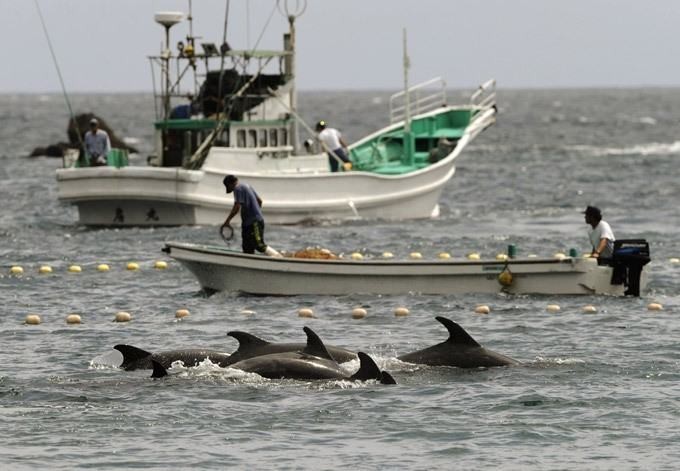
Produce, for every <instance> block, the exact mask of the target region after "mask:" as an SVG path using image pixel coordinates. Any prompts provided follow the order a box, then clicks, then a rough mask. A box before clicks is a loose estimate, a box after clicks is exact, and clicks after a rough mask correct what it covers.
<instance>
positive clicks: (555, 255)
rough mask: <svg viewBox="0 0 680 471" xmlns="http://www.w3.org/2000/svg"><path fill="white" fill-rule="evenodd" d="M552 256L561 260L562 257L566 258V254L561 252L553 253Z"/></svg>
mask: <svg viewBox="0 0 680 471" xmlns="http://www.w3.org/2000/svg"><path fill="white" fill-rule="evenodd" d="M553 258H556V259H558V260H562V259H565V258H567V256H566V255H565V254H563V253H562V252H557V253H555V254H553Z"/></svg>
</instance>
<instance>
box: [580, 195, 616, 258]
mask: <svg viewBox="0 0 680 471" xmlns="http://www.w3.org/2000/svg"><path fill="white" fill-rule="evenodd" d="M583 214H585V217H586V224H589V225H590V226H591V227H592V229H591V230H589V231H588V237H589V238H590V244H591V245H592V246H593V251H592V252H591V253H590V256H591V257H595V258H612V255H614V240H616V239H614V232H612V228H611V227H610V226H609V224H608V223H607V222H606V221H603V220H602V211H600V209H599V208H596V207H595V206H588V207H587V208H586V210H585V211H584V212H583Z"/></svg>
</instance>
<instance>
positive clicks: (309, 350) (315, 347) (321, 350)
mask: <svg viewBox="0 0 680 471" xmlns="http://www.w3.org/2000/svg"><path fill="white" fill-rule="evenodd" d="M302 330H304V331H305V334H307V346H306V347H305V349H304V350H302V353H306V354H307V355H314V356H315V357H319V358H325V359H326V360H331V361H335V358H333V355H331V354H330V353H329V352H328V349H327V348H326V346H325V345H324V343H323V342H322V341H321V339H320V338H319V336H318V335H316V333H315V332H314V331H313V330H312V329H310V328H309V327H306V326H305V327H303V329H302Z"/></svg>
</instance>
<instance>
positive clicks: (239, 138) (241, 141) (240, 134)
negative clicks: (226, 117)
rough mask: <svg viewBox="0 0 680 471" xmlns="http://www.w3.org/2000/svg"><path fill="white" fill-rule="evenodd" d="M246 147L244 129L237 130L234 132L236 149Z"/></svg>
mask: <svg viewBox="0 0 680 471" xmlns="http://www.w3.org/2000/svg"><path fill="white" fill-rule="evenodd" d="M245 146H246V131H245V129H239V130H238V131H236V147H245Z"/></svg>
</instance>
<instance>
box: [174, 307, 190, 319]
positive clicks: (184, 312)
mask: <svg viewBox="0 0 680 471" xmlns="http://www.w3.org/2000/svg"><path fill="white" fill-rule="evenodd" d="M188 316H189V310H188V309H177V310H176V311H175V317H176V318H177V319H184V318H185V317H188Z"/></svg>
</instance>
